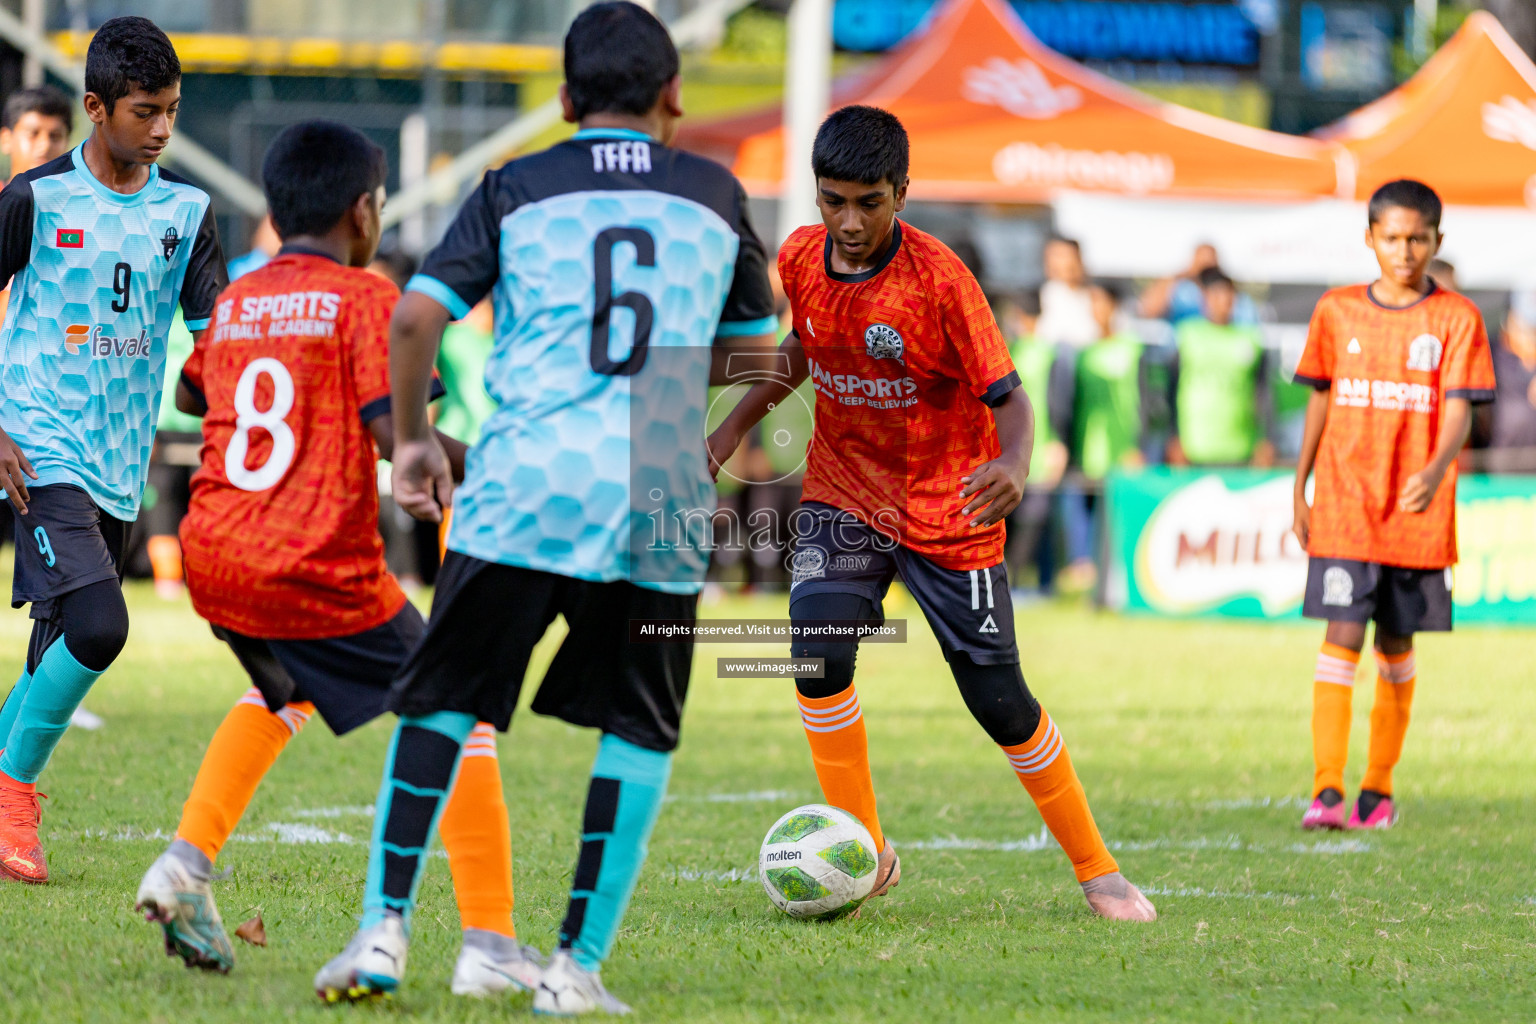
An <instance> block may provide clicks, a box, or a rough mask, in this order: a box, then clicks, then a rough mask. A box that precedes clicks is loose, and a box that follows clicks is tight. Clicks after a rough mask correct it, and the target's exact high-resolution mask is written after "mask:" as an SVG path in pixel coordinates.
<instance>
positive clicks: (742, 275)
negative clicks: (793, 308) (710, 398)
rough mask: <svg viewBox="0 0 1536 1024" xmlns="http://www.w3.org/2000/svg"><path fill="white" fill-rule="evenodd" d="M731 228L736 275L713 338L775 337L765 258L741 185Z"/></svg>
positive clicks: (736, 198) (765, 254)
mask: <svg viewBox="0 0 1536 1024" xmlns="http://www.w3.org/2000/svg"><path fill="white" fill-rule="evenodd" d="M730 224H731V227H732V228H733V229H734V230H735V232H736V237H737V238H739V239H740V240H741V244H740V247H739V248H738V249H737V250H736V271H735V274H734V275H733V276H732V278H731V290H730V291H729V292H727V293H726V296H725V308H724V310H722V311H721V313H720V326H719V328H718V329H717V330H716V332H715V334H716V337H720V338H732V337H751V336H753V335H758V334H774V333H776V332H777V331H778V326H779V321H778V318H777V317H775V316H774V315H773V289H772V288H771V287H770V286H769V284H768V254H767V251H766V250H765V249H764V248H763V243H762V240H761V239H759V238H758V237H757V232H756V231H755V230H753V228H752V217H751V215H750V213H749V211H748V209H747V194H746V192H745V191H743V189H742V187H741V185H740V184H737V185H736V196H735V203H734V208H733V210H732V216H731V218H730Z"/></svg>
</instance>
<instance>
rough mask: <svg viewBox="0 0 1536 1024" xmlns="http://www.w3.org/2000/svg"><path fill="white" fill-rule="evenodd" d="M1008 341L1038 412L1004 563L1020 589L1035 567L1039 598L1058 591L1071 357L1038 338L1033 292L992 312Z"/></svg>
mask: <svg viewBox="0 0 1536 1024" xmlns="http://www.w3.org/2000/svg"><path fill="white" fill-rule="evenodd" d="M993 308H994V310H995V312H996V316H997V320H998V324H999V326H1001V327H1002V329H1003V336H1004V337H1005V338H1007V339H1008V347H1009V351H1010V352H1011V353H1012V355H1013V365H1014V369H1016V370H1017V371H1018V374H1019V381H1020V382H1021V384H1022V385H1023V388H1024V393H1025V394H1026V395H1028V396H1029V402H1030V405H1031V406H1033V407H1034V410H1035V448H1034V452H1033V453H1032V454H1031V456H1030V460H1029V479H1028V480H1027V481H1026V482H1025V484H1024V498H1023V500H1021V501H1020V502H1019V506H1018V508H1016V509H1014V510H1013V512H1012V513H1010V514H1009V516H1008V542H1007V548H1006V551H1005V555H1004V560H1005V561H1006V562H1007V563H1008V569H1009V576H1010V577H1011V578H1012V579H1013V580H1014V581H1015V585H1016V587H1018V588H1019V589H1020V590H1021V592H1024V591H1023V588H1022V587H1021V586H1019V584H1018V581H1021V580H1022V579H1023V578H1024V576H1023V573H1022V572H1021V570H1022V569H1023V568H1024V567H1025V566H1027V565H1030V564H1033V565H1034V567H1035V575H1036V581H1037V582H1036V586H1037V588H1038V591H1039V593H1041V594H1048V593H1050V592H1051V590H1052V588H1053V587H1054V586H1055V577H1056V538H1055V537H1054V536H1053V535H1052V533H1053V531H1052V530H1051V525H1052V519H1053V516H1052V506H1053V504H1054V502H1053V497H1054V492H1055V490H1056V488H1057V486H1058V485H1060V483H1061V478H1062V474H1063V473H1065V472H1066V469H1067V458H1068V453H1067V446H1066V443H1065V439H1066V438H1068V437H1070V436H1071V433H1072V356H1071V353H1070V351H1066V352H1063V351H1062V350H1059V349H1058V348H1057V347H1056V346H1054V345H1051V344H1050V343H1048V342H1045V341H1042V340H1041V339H1040V335H1039V333H1038V330H1037V328H1038V326H1039V321H1040V293H1039V292H1038V291H1035V290H1033V289H1031V290H1028V291H1024V292H1021V293H1019V294H1018V295H1015V296H1011V297H1008V298H1005V299H1001V300H999V301H997V302H996V303H994V306H993Z"/></svg>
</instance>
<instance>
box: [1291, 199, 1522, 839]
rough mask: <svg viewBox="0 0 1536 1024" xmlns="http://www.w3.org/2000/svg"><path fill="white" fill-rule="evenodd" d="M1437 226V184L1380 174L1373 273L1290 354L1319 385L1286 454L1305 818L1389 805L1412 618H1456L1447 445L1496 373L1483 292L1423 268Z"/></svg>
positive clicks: (1464, 429) (1324, 820)
mask: <svg viewBox="0 0 1536 1024" xmlns="http://www.w3.org/2000/svg"><path fill="white" fill-rule="evenodd" d="M1440 242H1441V235H1440V197H1439V196H1437V195H1435V193H1434V191H1433V190H1432V189H1430V188H1429V186H1427V185H1424V184H1421V183H1420V182H1417V181H1407V180H1403V181H1393V182H1388V183H1387V184H1385V185H1383V186H1381V188H1379V189H1377V190H1376V193H1375V194H1374V195H1373V196H1371V202H1370V207H1369V222H1368V226H1367V228H1366V244H1367V245H1369V246H1370V247H1371V249H1372V250H1373V251H1374V252H1375V254H1376V262H1377V263H1378V264H1380V266H1381V277H1379V278H1378V279H1377V280H1376V281H1374V282H1372V283H1371V284H1368V285H1355V286H1353V287H1350V288H1336V289H1334V290H1333V291H1330V292H1328V293H1327V294H1326V295H1324V296H1323V297H1322V299H1321V300H1319V301H1318V304H1317V309H1316V310H1315V311H1314V312H1313V314H1312V326H1311V330H1310V332H1309V333H1308V336H1307V347H1306V350H1305V351H1304V352H1303V353H1302V356H1301V362H1300V364H1299V365H1298V366H1297V367H1296V380H1297V382H1298V383H1302V384H1310V385H1312V387H1313V388H1315V389H1316V390H1315V391H1314V392H1313V394H1312V397H1311V399H1310V400H1309V402H1308V404H1307V421H1306V433H1305V435H1304V437H1303V440H1302V446H1301V455H1300V457H1299V458H1298V460H1297V463H1296V495H1295V503H1296V525H1295V531H1296V537H1297V539H1298V540H1300V541H1301V543H1302V545H1303V546H1304V547H1306V549H1307V554H1308V555H1309V556H1310V562H1309V565H1308V568H1307V591H1306V600H1305V602H1304V604H1303V608H1302V614H1304V615H1306V616H1307V617H1309V618H1316V619H1326V620H1328V630H1327V633H1326V634H1325V635H1324V642H1323V649H1322V652H1321V653H1320V654H1318V656H1317V671H1316V673H1315V677H1314V681H1313V684H1312V749H1313V757H1314V760H1315V762H1316V771H1315V774H1314V776H1313V783H1312V798H1313V799H1312V805H1311V806H1310V807H1309V808H1308V809H1307V812H1306V814H1305V815H1304V816H1303V817H1302V823H1301V824H1302V828H1306V829H1319V828H1333V829H1337V828H1388V827H1390V826H1391V825H1392V823H1393V822H1394V821H1395V820H1396V818H1397V811H1396V808H1395V807H1394V805H1393V802H1392V769H1393V768H1394V767H1395V766H1396V765H1397V761H1398V758H1399V756H1400V755H1401V754H1402V750H1403V736H1404V734H1405V733H1406V732H1407V729H1408V713H1409V708H1410V707H1411V705H1412V703H1413V687H1414V679H1415V675H1416V673H1415V670H1414V663H1413V634H1415V633H1417V632H1419V631H1421V630H1431V631H1442V632H1443V631H1447V630H1449V629H1450V628H1451V566H1452V565H1454V564H1455V562H1456V455H1457V453H1458V452H1460V451H1461V449H1462V446H1463V445H1465V444H1466V442H1467V436H1468V433H1469V431H1470V430H1471V423H1472V405H1473V403H1478V402H1491V401H1493V397H1494V381H1493V360H1492V358H1491V356H1490V354H1489V351H1488V337H1487V335H1486V334H1485V333H1484V330H1483V319H1482V316H1481V315H1480V314H1479V313H1478V311H1477V307H1476V306H1474V305H1473V304H1472V303H1471V302H1469V301H1468V300H1467V299H1465V298H1463V297H1462V296H1460V295H1457V294H1456V293H1455V292H1451V291H1446V290H1445V289H1443V288H1441V287H1440V286H1438V285H1437V284H1436V283H1435V281H1434V280H1433V279H1432V278H1431V277H1429V276H1428V275H1427V270H1428V268H1429V265H1430V261H1431V260H1432V259H1433V258H1434V255H1435V253H1436V251H1437V250H1438V249H1439V248H1440ZM1314 466H1315V468H1316V470H1317V479H1316V483H1315V485H1314V488H1313V497H1312V501H1311V503H1308V501H1307V494H1306V486H1307V477H1308V476H1309V475H1310V474H1311V473H1312V471H1313V468H1314ZM1373 619H1374V620H1375V622H1376V638H1375V648H1376V669H1377V676H1376V701H1375V704H1374V706H1373V707H1372V708H1371V741H1370V754H1369V763H1368V766H1367V768H1366V772H1365V778H1364V780H1363V781H1362V782H1361V784H1360V796H1359V798H1358V799H1357V800H1356V801H1355V804H1354V809H1353V811H1351V812H1350V813H1349V816H1348V819H1347V821H1346V818H1345V806H1344V765H1345V762H1346V761H1347V760H1348V757H1349V722H1350V698H1351V695H1352V693H1353V687H1354V681H1355V669H1356V666H1357V665H1358V663H1359V660H1360V651H1361V649H1362V648H1363V647H1364V646H1365V629H1366V624H1367V623H1368V622H1370V621H1371V620H1373Z"/></svg>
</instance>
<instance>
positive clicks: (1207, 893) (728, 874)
mask: <svg viewBox="0 0 1536 1024" xmlns="http://www.w3.org/2000/svg"><path fill="white" fill-rule="evenodd" d="M911 846H912V844H911V843H908V844H907V848H908V849H911ZM672 877H673V878H674V879H676V880H677V881H680V882H739V883H756V882H757V880H758V877H757V872H756V871H755V870H753V869H751V868H745V869H743V868H731V869H729V870H727V871H709V870H704V869H700V868H674V869H673V871H672ZM1141 891H1142V892H1144V893H1146V894H1147V895H1148V896H1173V897H1187V898H1194V899H1208V900H1276V901H1279V902H1297V901H1300V900H1315V899H1317V897H1316V896H1315V895H1313V894H1311V893H1289V892H1229V891H1226V890H1222V889H1207V888H1205V887H1204V886H1198V885H1194V886H1177V887H1175V886H1168V885H1144V886H1142V887H1141Z"/></svg>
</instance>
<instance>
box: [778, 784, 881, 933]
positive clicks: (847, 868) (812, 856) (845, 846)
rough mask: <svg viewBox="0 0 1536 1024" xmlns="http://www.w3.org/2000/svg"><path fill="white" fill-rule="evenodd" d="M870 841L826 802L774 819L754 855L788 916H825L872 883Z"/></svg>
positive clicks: (860, 897) (844, 908) (859, 897)
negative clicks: (758, 850) (758, 851)
mask: <svg viewBox="0 0 1536 1024" xmlns="http://www.w3.org/2000/svg"><path fill="white" fill-rule="evenodd" d="M879 859H880V858H879V854H878V853H877V852H876V851H875V840H874V839H873V838H872V837H871V836H870V834H869V830H868V829H867V828H865V827H864V826H863V825H862V824H861V823H860V822H859V819H858V818H855V817H854V816H853V815H851V814H849V813H848V812H847V811H844V810H840V809H838V808H836V807H828V806H827V805H826V804H806V805H805V806H804V807H796V808H795V809H794V810H792V811H790V812H789V813H788V814H786V815H784V817H782V818H780V819H779V820H778V821H776V822H774V823H773V828H771V829H769V830H768V835H767V836H766V837H765V838H764V839H763V848H762V851H761V852H760V853H759V854H758V855H757V870H758V873H759V875H761V877H762V879H763V888H764V889H766V890H768V898H769V899H771V900H773V905H774V906H776V907H778V908H779V909H780V910H782V911H784V913H786V914H788V915H789V916H790V917H802V918H829V917H837V916H838V915H839V914H844V913H847V912H848V911H850V910H852V909H854V908H855V907H857V906H858V905H859V904H860V903H863V902H864V898H865V897H866V896H868V895H869V891H870V890H871V889H873V888H874V887H875V866H876V864H878V863H879Z"/></svg>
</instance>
